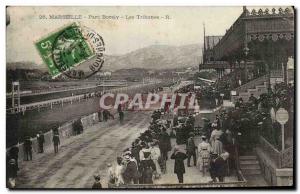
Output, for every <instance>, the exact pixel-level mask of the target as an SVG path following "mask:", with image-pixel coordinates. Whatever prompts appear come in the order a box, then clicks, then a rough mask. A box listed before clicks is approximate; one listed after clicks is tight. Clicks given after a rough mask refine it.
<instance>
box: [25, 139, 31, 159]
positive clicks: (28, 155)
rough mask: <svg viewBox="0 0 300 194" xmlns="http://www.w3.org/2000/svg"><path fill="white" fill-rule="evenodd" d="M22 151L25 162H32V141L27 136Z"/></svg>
mask: <svg viewBox="0 0 300 194" xmlns="http://www.w3.org/2000/svg"><path fill="white" fill-rule="evenodd" d="M24 149H25V161H28V160H32V141H31V138H30V137H29V136H26V137H25V140H24Z"/></svg>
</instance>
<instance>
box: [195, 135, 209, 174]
mask: <svg viewBox="0 0 300 194" xmlns="http://www.w3.org/2000/svg"><path fill="white" fill-rule="evenodd" d="M201 139H202V142H201V143H199V145H198V160H197V164H198V165H197V166H198V167H199V170H200V171H202V170H203V165H204V166H208V164H209V157H210V152H211V146H210V144H209V143H208V142H207V141H206V136H202V137H201Z"/></svg>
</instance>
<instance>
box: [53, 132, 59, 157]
mask: <svg viewBox="0 0 300 194" xmlns="http://www.w3.org/2000/svg"><path fill="white" fill-rule="evenodd" d="M52 141H53V145H54V153H55V154H56V153H58V146H59V145H60V140H59V135H58V134H54V135H53V138H52Z"/></svg>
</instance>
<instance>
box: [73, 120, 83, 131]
mask: <svg viewBox="0 0 300 194" xmlns="http://www.w3.org/2000/svg"><path fill="white" fill-rule="evenodd" d="M73 130H74V132H75V134H76V135H79V134H81V133H82V132H83V125H82V122H81V119H80V118H79V119H77V120H76V121H74V123H73Z"/></svg>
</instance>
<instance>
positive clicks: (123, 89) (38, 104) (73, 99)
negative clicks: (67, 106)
mask: <svg viewBox="0 0 300 194" xmlns="http://www.w3.org/2000/svg"><path fill="white" fill-rule="evenodd" d="M160 83H161V82H155V83H147V84H138V85H132V86H126V87H120V88H113V89H108V90H105V92H111V93H116V92H131V91H130V90H134V89H139V88H143V87H149V86H150V87H151V86H155V85H157V84H160ZM94 96H95V92H92V93H91V97H94ZM85 98H86V95H85V94H81V95H76V96H70V97H64V98H58V99H52V100H46V101H42V102H34V103H29V104H22V105H20V106H19V107H15V108H8V109H6V112H7V113H16V112H23V113H24V112H25V111H28V110H34V109H38V110H39V109H40V108H43V107H52V106H53V105H57V104H60V105H62V106H63V104H64V103H73V102H76V101H79V102H80V101H81V100H83V99H85Z"/></svg>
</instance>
